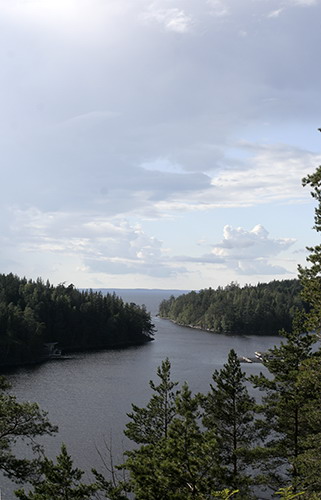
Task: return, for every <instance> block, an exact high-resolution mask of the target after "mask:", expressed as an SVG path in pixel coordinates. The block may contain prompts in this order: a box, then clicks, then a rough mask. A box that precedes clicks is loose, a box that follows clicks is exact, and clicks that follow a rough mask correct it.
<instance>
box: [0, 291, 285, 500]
mask: <svg viewBox="0 0 321 500" xmlns="http://www.w3.org/2000/svg"><path fill="white" fill-rule="evenodd" d="M178 293H179V292H175V295H176V294H178ZM117 294H118V295H120V296H122V297H123V298H124V300H126V301H129V302H136V303H137V304H142V303H144V304H146V307H147V309H148V310H150V311H151V312H152V314H153V321H154V324H155V327H156V329H157V333H156V334H155V340H154V341H153V342H149V343H147V344H145V345H141V346H136V347H129V348H126V349H113V350H109V351H99V352H91V353H81V354H75V355H71V356H70V358H68V359H65V360H55V361H54V360H53V361H50V362H47V363H45V364H42V365H38V366H35V367H28V368H20V369H18V370H15V371H14V372H10V373H8V374H7V377H8V379H9V380H10V382H11V383H12V386H13V388H12V392H13V393H14V394H15V395H16V396H17V398H18V399H19V400H29V401H37V402H38V403H39V405H40V407H41V408H42V409H44V410H46V411H48V414H49V418H50V421H51V422H52V423H54V424H57V425H58V426H59V433H58V435H56V436H54V437H50V438H46V439H44V444H45V447H46V453H47V455H48V456H50V457H55V456H56V455H57V454H58V453H59V451H60V446H61V443H62V442H64V443H65V444H66V445H67V449H68V451H69V453H70V454H71V455H72V457H73V459H74V462H75V465H77V466H78V467H80V468H81V469H83V470H85V471H87V472H88V473H89V472H90V469H91V467H95V468H97V469H101V470H102V460H101V457H100V453H103V454H104V453H105V452H106V446H105V443H107V444H108V446H109V445H110V443H111V442H112V448H113V455H114V458H115V462H116V463H117V462H120V461H121V460H122V450H126V449H128V448H130V447H131V442H130V441H129V440H127V438H125V437H124V435H123V429H124V426H125V424H126V422H127V421H128V418H127V416H126V413H128V412H129V411H130V410H131V403H135V404H137V405H138V406H144V405H145V404H146V403H147V402H148V399H149V397H150V394H151V391H150V388H149V385H148V381H149V380H150V379H154V380H155V379H156V377H155V373H156V368H157V367H158V366H159V365H160V364H161V362H162V360H163V359H165V358H166V357H168V358H169V359H170V361H171V364H172V379H173V380H177V381H180V382H184V381H187V382H188V384H189V385H190V387H191V389H192V390H193V391H195V392H198V391H200V392H207V391H208V390H209V384H210V382H211V375H212V373H213V371H214V370H215V369H220V368H222V366H223V364H224V363H225V362H226V359H227V355H228V352H229V351H230V349H232V348H233V349H235V351H236V352H237V353H238V354H239V355H240V356H247V357H251V356H253V355H254V352H255V351H265V350H267V349H268V348H270V347H273V345H275V344H279V343H280V338H279V337H271V336H269V337H259V336H228V335H217V334H213V333H209V332H204V331H200V330H194V329H192V328H185V327H181V326H178V325H175V324H174V323H172V322H170V321H168V320H163V319H160V318H158V317H156V316H155V315H156V313H157V310H158V304H159V303H160V301H161V300H162V299H163V298H168V297H169V295H170V294H171V292H170V291H156V290H155V291H150V292H147V291H142V290H140V291H139V290H132V291H129V290H117ZM242 367H243V368H244V371H246V372H247V373H248V374H251V373H258V372H259V371H260V370H262V369H264V367H262V365H260V364H256V363H255V364H243V365H242ZM88 477H90V474H89V475H88ZM1 489H2V500H11V499H14V498H15V497H14V495H13V493H12V491H13V490H14V489H15V486H12V483H10V482H9V481H8V480H5V479H2V480H1Z"/></svg>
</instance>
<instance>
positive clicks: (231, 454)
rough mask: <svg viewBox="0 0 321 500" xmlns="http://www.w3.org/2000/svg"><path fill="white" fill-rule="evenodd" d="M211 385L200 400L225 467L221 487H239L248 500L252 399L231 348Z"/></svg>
mask: <svg viewBox="0 0 321 500" xmlns="http://www.w3.org/2000/svg"><path fill="white" fill-rule="evenodd" d="M212 377H213V381H214V384H213V385H212V384H211V391H210V392H209V393H208V394H207V396H206V397H203V403H202V404H203V407H204V410H205V413H204V417H203V422H204V425H205V426H206V427H207V428H208V429H213V430H215V432H216V435H217V441H218V447H219V455H220V458H221V461H222V465H224V468H225V474H224V476H225V477H224V486H228V487H234V488H236V487H237V488H240V490H241V493H242V495H243V497H244V498H250V493H249V490H248V488H247V486H248V484H249V483H250V480H249V479H250V478H249V473H248V472H245V471H246V469H248V464H249V461H250V449H251V448H252V447H253V445H254V443H255V436H256V433H255V426H254V410H255V400H254V398H252V397H251V396H250V395H249V393H248V390H247V388H246V385H245V382H246V375H245V373H244V372H243V371H242V370H241V365H240V361H239V360H238V358H237V354H236V352H235V351H234V350H233V349H232V350H231V351H230V353H229V355H228V361H227V363H226V364H225V365H224V367H223V368H222V369H221V370H220V371H217V370H215V372H214V373H213V376H212Z"/></svg>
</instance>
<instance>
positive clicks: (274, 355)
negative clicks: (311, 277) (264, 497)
mask: <svg viewBox="0 0 321 500" xmlns="http://www.w3.org/2000/svg"><path fill="white" fill-rule="evenodd" d="M303 325H304V315H303V314H298V316H297V318H296V321H295V322H294V328H293V332H292V333H287V332H282V334H283V337H284V341H282V342H281V344H280V346H275V347H274V348H273V349H269V350H268V352H267V353H266V354H265V355H264V356H263V364H264V365H265V366H266V368H267V369H268V371H269V373H270V375H269V376H266V375H263V374H262V373H261V374H260V375H257V376H252V377H251V380H252V382H253V384H254V386H255V387H258V388H259V389H260V390H262V391H263V397H262V404H261V405H260V412H261V414H262V415H263V416H264V419H263V420H261V421H259V422H258V423H259V424H260V426H261V431H262V437H264V438H265V440H266V441H265V451H264V454H263V456H262V458H263V459H264V468H265V481H266V482H267V483H268V484H270V485H274V486H275V487H279V486H283V485H284V484H285V482H286V481H290V482H291V484H292V487H293V490H294V492H295V491H296V490H297V487H298V485H299V484H300V481H301V478H300V473H299V469H298V467H297V459H298V457H299V456H300V454H301V453H302V452H303V451H304V448H305V440H306V438H307V436H308V435H309V432H310V428H309V426H308V425H307V419H306V410H305V403H306V392H305V390H303V388H302V386H301V385H300V384H298V379H299V376H300V373H301V370H302V366H303V365H304V363H305V362H306V360H309V359H312V358H313V357H314V356H315V354H314V353H313V345H314V343H315V340H316V339H315V336H314V335H310V334H308V333H305V332H304V329H303ZM302 332H303V333H302Z"/></svg>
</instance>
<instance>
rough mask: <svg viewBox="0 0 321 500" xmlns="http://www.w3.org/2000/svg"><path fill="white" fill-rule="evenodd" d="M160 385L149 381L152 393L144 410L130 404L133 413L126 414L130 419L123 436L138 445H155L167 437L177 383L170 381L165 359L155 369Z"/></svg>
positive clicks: (168, 363) (176, 392)
mask: <svg viewBox="0 0 321 500" xmlns="http://www.w3.org/2000/svg"><path fill="white" fill-rule="evenodd" d="M157 376H158V377H159V379H160V383H159V384H158V385H156V384H155V383H154V382H153V381H152V380H150V382H149V385H150V387H151V389H152V390H153V391H154V394H153V395H152V397H151V399H150V401H149V402H148V404H147V406H146V408H139V407H138V406H136V405H135V404H132V409H133V411H132V412H131V413H128V417H129V418H130V419H131V421H130V422H128V423H127V424H126V429H125V431H124V434H125V435H126V436H127V437H128V438H129V439H131V440H132V441H134V442H135V443H139V444H152V443H157V442H158V441H159V439H161V438H162V437H167V434H168V426H169V424H170V422H171V420H172V419H173V417H174V415H175V398H176V396H177V394H178V391H176V390H175V387H176V386H177V385H178V382H172V380H171V364H170V362H169V360H168V358H166V359H165V360H164V361H162V364H161V366H159V367H158V368H157Z"/></svg>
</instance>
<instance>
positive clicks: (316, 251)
mask: <svg viewBox="0 0 321 500" xmlns="http://www.w3.org/2000/svg"><path fill="white" fill-rule="evenodd" d="M302 182H303V185H304V186H307V185H309V186H310V187H311V188H312V191H311V196H312V197H313V198H314V199H315V200H316V201H317V202H318V205H317V207H316V208H315V215H314V226H313V229H315V230H316V231H317V232H320V231H321V166H320V167H318V168H317V169H316V171H315V172H314V173H313V174H311V175H308V176H307V177H305V178H304V179H303V180H302ZM307 250H308V251H309V255H308V257H307V259H306V260H307V261H308V263H309V264H310V265H309V267H302V266H299V279H300V281H301V283H302V286H303V291H302V296H303V298H304V300H306V302H307V303H308V304H309V305H310V307H311V310H310V312H309V313H308V314H307V319H306V328H307V329H308V330H309V331H312V330H316V331H317V332H319V333H320V332H321V245H316V246H314V247H307Z"/></svg>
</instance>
